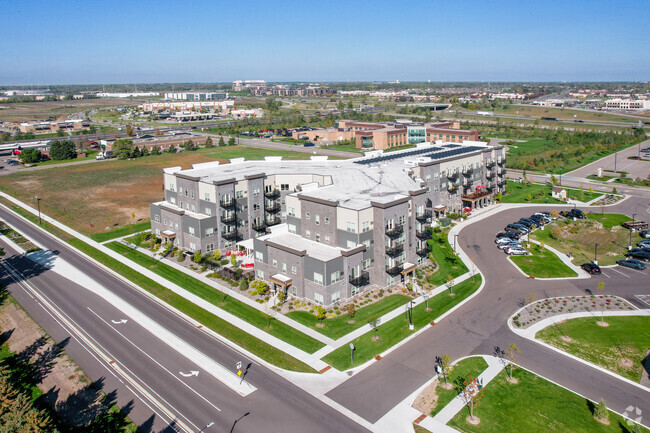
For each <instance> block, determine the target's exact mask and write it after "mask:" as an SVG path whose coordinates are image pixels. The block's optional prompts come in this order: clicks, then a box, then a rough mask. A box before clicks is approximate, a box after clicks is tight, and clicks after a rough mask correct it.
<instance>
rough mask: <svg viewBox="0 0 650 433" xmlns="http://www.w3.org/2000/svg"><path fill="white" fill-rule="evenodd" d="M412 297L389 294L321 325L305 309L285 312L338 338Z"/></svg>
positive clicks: (331, 336) (297, 320)
mask: <svg viewBox="0 0 650 433" xmlns="http://www.w3.org/2000/svg"><path fill="white" fill-rule="evenodd" d="M411 299H412V298H411V297H410V296H406V295H401V294H395V295H390V296H387V297H385V298H384V299H382V300H381V301H377V302H375V303H374V304H371V305H368V306H367V307H362V308H359V309H358V310H357V311H356V312H355V313H354V317H353V318H351V317H349V316H348V315H347V314H346V313H342V314H341V315H340V316H337V317H333V318H331V319H325V320H323V327H322V328H321V327H318V326H316V325H317V324H318V319H316V316H315V315H314V314H312V313H309V312H307V311H292V312H290V313H288V314H287V317H290V318H292V319H293V320H295V321H296V322H299V323H302V324H303V325H305V326H309V327H310V328H312V329H315V330H316V331H318V332H320V333H321V334H324V335H327V336H328V337H330V338H333V339H335V340H336V339H337V338H340V337H342V336H344V335H346V334H348V333H350V332H352V331H354V330H355V329H357V328H360V327H361V326H363V325H365V324H367V323H368V319H370V318H371V317H380V316H383V315H384V314H386V313H388V312H389V311H392V310H394V309H395V308H397V307H399V306H401V305H404V304H406V303H407V302H408V301H409V300H411ZM350 320H354V323H348V321H350Z"/></svg>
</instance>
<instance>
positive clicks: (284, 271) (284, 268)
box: [282, 263, 287, 274]
mask: <svg viewBox="0 0 650 433" xmlns="http://www.w3.org/2000/svg"><path fill="white" fill-rule="evenodd" d="M282 273H284V274H286V273H287V264H286V263H282Z"/></svg>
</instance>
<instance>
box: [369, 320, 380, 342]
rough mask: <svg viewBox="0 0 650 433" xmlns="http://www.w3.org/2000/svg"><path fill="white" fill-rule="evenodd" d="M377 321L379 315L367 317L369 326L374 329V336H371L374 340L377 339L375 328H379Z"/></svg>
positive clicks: (378, 321)
mask: <svg viewBox="0 0 650 433" xmlns="http://www.w3.org/2000/svg"><path fill="white" fill-rule="evenodd" d="M379 323H380V319H379V317H371V318H370V319H368V325H370V327H371V328H372V329H373V330H374V331H375V336H374V337H373V339H374V340H375V341H379V337H377V328H379Z"/></svg>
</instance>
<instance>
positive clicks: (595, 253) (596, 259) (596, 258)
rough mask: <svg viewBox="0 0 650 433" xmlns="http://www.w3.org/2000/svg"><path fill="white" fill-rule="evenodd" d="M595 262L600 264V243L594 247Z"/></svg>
mask: <svg viewBox="0 0 650 433" xmlns="http://www.w3.org/2000/svg"><path fill="white" fill-rule="evenodd" d="M594 264H596V265H597V264H598V244H596V246H595V247H594Z"/></svg>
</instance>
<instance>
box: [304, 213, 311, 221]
mask: <svg viewBox="0 0 650 433" xmlns="http://www.w3.org/2000/svg"><path fill="white" fill-rule="evenodd" d="M310 218H311V216H310V215H309V212H305V219H306V220H309V219H310Z"/></svg>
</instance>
